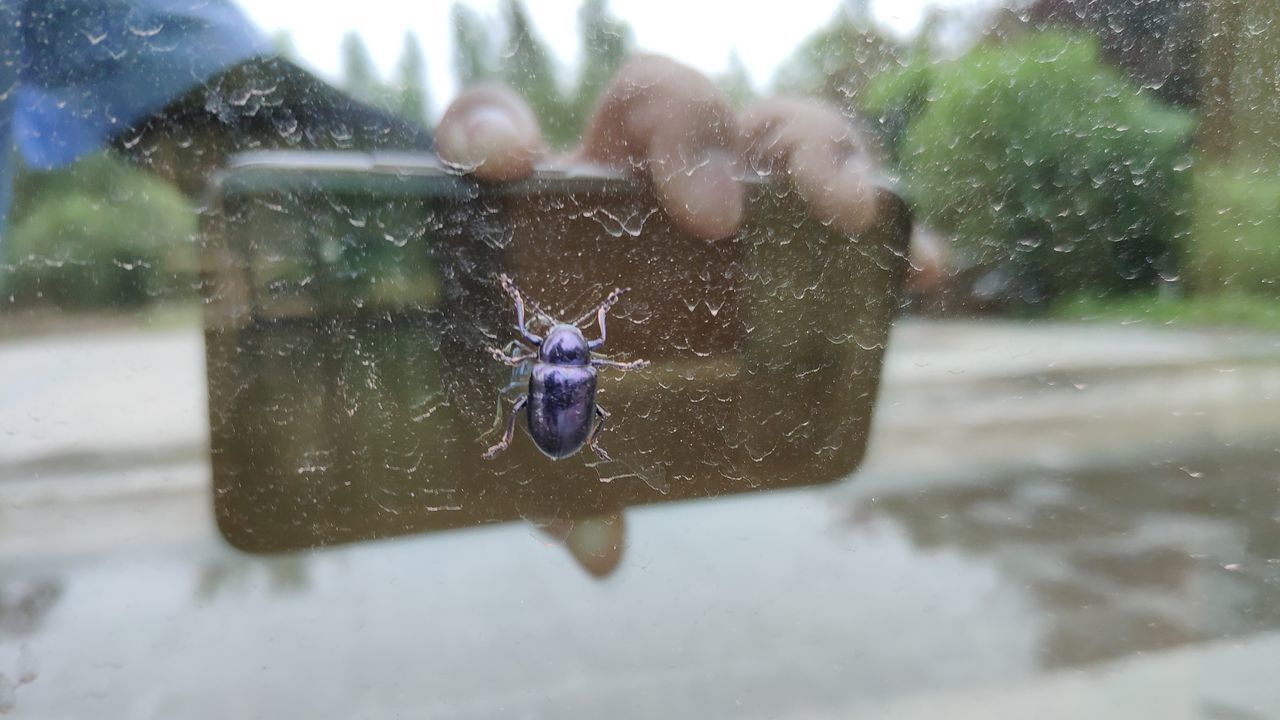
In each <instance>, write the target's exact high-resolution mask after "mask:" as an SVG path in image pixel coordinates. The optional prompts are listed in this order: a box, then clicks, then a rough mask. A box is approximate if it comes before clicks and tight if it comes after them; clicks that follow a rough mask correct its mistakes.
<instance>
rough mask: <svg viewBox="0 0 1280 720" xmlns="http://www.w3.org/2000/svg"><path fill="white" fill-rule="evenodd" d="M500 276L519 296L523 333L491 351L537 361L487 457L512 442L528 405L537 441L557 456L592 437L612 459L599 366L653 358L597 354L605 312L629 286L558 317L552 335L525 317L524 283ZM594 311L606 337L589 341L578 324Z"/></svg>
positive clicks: (517, 360) (639, 363)
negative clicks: (580, 311)
mask: <svg viewBox="0 0 1280 720" xmlns="http://www.w3.org/2000/svg"><path fill="white" fill-rule="evenodd" d="M500 280H501V282H502V289H503V290H506V291H507V294H508V295H510V296H511V299H512V301H514V302H515V306H516V331H517V332H519V333H520V339H518V340H515V341H512V343H511V344H510V345H508V346H507V350H505V351H503V350H499V349H497V348H489V352H490V353H492V354H493V357H494V358H495V359H496V360H498V361H499V362H502V363H505V364H507V365H510V366H511V367H514V368H517V370H518V371H523V369H524V368H525V367H526V364H528V363H532V365H533V369H532V371H531V372H529V373H528V378H529V384H528V388H527V391H526V392H525V393H524V394H522V395H520V396H519V397H517V398H516V401H515V406H514V407H513V408H512V410H511V415H510V417H508V418H507V429H506V432H505V433H504V434H503V436H502V440H501V441H500V442H498V444H497V445H494V446H493V447H491V448H489V449H488V450H487V451H486V452H485V454H484V457H485V459H486V460H488V459H492V458H493V457H494V456H496V455H497V454H498V453H500V452H502V451H503V450H506V449H507V448H508V447H510V445H511V438H512V436H513V435H514V434H515V430H516V418H518V417H519V416H520V412H521V411H522V410H523V411H524V412H525V416H526V419H527V422H528V427H529V436H530V437H531V438H533V444H534V445H536V446H537V447H538V449H539V450H541V451H542V453H543V454H544V455H546V456H547V457H549V458H551V459H552V460H559V459H561V458H566V457H569V456H570V455H573V454H574V453H576V452H578V451H579V450H581V449H582V446H583V445H586V444H587V443H590V444H591V449H592V450H593V451H594V452H595V454H596V455H598V456H600V458H601V459H602V460H609V454H608V453H606V452H605V451H604V449H603V448H601V447H600V445H599V440H600V432H601V431H602V430H603V429H604V421H605V420H606V419H607V418H608V417H609V413H608V412H606V411H605V409H604V408H602V407H600V406H599V405H597V404H596V368H601V367H607V368H614V369H616V370H636V369H639V368H643V367H647V366H648V364H649V363H648V361H646V360H636V361H634V362H629V363H623V362H616V361H613V360H609V359H606V358H603V357H598V356H596V355H594V354H593V353H594V351H595V350H598V349H600V348H601V347H604V341H605V337H606V333H605V314H606V313H608V312H609V308H611V307H613V305H614V303H616V302H618V298H620V297H622V294H623V293H625V292H626V291H627V289H626V288H618V289H615V290H614V291H613V292H611V293H609V296H608V297H607V298H605V299H604V302H602V303H600V305H599V306H598V307H596V308H595V309H594V310H592V311H591V312H590V313H588V314H586V315H583V316H582V317H581V318H578V319H577V320H575V321H574V322H572V323H562V322H556V323H555V324H554V325H553V326H552V327H551V330H550V331H548V332H547V335H546V337H539V336H538V335H536V334H534V333H533V332H531V331H530V330H529V326H528V325H527V324H526V323H525V317H524V306H525V300H524V296H523V295H522V294H521V293H520V289H519V288H517V287H516V286H515V283H513V282H511V278H509V277H507V276H506V275H502V276H501V277H500ZM592 316H594V317H595V319H596V322H597V323H598V324H599V326H600V337H599V338H598V339H596V340H591V341H588V340H587V338H586V337H585V336H584V335H583V334H582V330H581V329H580V328H579V327H578V325H579V324H581V323H583V322H586V321H588V320H590V319H591V318H592ZM526 343H528V344H526ZM530 345H532V346H533V347H529V346H530ZM533 348H537V350H534V349H533ZM523 374H524V373H523V372H518V373H517V375H521V376H523ZM508 387H511V386H508Z"/></svg>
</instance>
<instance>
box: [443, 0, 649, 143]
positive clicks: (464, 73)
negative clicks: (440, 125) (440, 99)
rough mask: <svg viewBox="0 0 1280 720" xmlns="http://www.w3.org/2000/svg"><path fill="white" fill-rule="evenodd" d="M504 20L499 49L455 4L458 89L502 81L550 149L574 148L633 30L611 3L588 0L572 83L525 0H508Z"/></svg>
mask: <svg viewBox="0 0 1280 720" xmlns="http://www.w3.org/2000/svg"><path fill="white" fill-rule="evenodd" d="M502 19H503V24H504V26H505V28H506V34H505V37H504V39H503V40H502V43H501V47H502V49H501V51H498V50H497V49H496V48H497V45H496V44H495V43H493V42H492V38H491V37H490V36H489V34H488V33H487V32H486V28H485V23H484V22H483V20H482V19H481V18H480V16H479V15H478V14H476V12H475V11H474V10H472V9H470V8H468V7H466V6H464V5H461V4H455V5H454V6H453V44H454V72H455V74H456V75H457V78H458V83H459V85H461V86H463V87H466V86H468V85H473V84H475V83H478V82H484V81H488V80H500V81H502V82H503V83H504V84H506V85H508V86H509V87H511V88H512V89H513V90H515V91H516V92H518V93H520V95H521V96H523V97H524V99H525V100H526V101H527V102H528V103H529V107H531V108H532V109H533V111H534V114H536V115H537V116H538V121H539V123H540V124H541V126H542V131H543V134H544V135H545V136H546V138H547V141H548V142H549V143H551V145H553V146H555V147H565V146H568V145H570V144H572V143H573V142H575V141H576V140H578V138H579V137H581V135H582V130H583V128H584V126H585V125H586V122H587V120H588V118H590V116H591V111H592V110H593V109H594V108H595V105H596V103H597V102H598V101H599V98H600V94H601V93H602V92H603V91H604V89H605V87H606V86H607V85H608V83H609V80H610V78H612V77H613V75H614V74H615V73H616V72H617V70H618V68H620V67H621V66H622V63H623V62H624V61H625V59H626V57H627V55H628V54H629V53H630V52H631V49H632V45H633V41H632V34H631V28H630V27H629V26H628V25H627V24H626V23H624V22H622V21H621V20H618V19H617V18H615V17H613V16H612V15H611V14H610V13H609V9H608V2H607V0H585V1H584V2H583V5H582V7H581V8H580V9H579V11H578V25H579V32H580V37H581V43H582V62H581V68H582V70H581V72H580V73H579V75H578V78H577V82H576V84H574V83H572V82H568V81H566V80H565V78H564V77H563V76H562V73H561V70H560V67H559V66H558V65H557V64H556V63H555V61H554V58H553V57H552V55H551V52H550V51H549V50H548V49H547V47H546V44H545V43H544V42H543V40H542V38H540V37H539V36H538V35H537V33H535V32H534V29H533V24H532V22H531V21H530V17H529V13H528V11H527V10H526V9H525V5H524V3H523V2H521V0H507V2H506V3H505V4H504V5H503V18H502Z"/></svg>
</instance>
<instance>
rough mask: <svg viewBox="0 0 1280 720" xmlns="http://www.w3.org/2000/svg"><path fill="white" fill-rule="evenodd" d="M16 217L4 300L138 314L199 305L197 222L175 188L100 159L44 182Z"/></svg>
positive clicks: (1, 270) (2, 278) (1, 286)
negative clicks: (195, 298)
mask: <svg viewBox="0 0 1280 720" xmlns="http://www.w3.org/2000/svg"><path fill="white" fill-rule="evenodd" d="M43 180H44V185H45V187H46V189H48V190H49V192H46V193H42V194H40V195H38V196H34V197H33V199H32V200H30V201H28V202H27V203H26V204H27V207H26V208H22V210H23V212H20V213H15V215H14V218H13V222H14V224H13V226H12V232H11V233H9V234H8V235H7V236H6V238H5V247H4V250H5V260H4V263H3V265H2V266H0V291H3V293H4V295H5V296H6V298H7V299H8V300H9V303H10V304H12V305H52V306H56V307H61V308H102V307H136V306H141V305H145V304H148V303H152V302H155V301H157V300H163V299H173V298H179V297H190V296H191V295H193V294H194V293H193V291H194V285H195V278H196V259H195V258H196V252H195V247H194V241H193V238H194V237H195V232H196V217H195V213H194V211H193V210H192V208H191V207H190V205H189V204H188V203H187V201H186V199H185V198H184V197H183V196H182V195H181V194H180V193H179V192H178V191H177V190H175V189H173V188H172V187H171V186H169V185H168V184H166V183H164V182H162V181H160V180H158V179H156V178H153V177H152V176H150V175H148V174H147V173H144V172H142V171H140V170H134V169H132V168H129V167H126V166H125V165H124V164H123V163H122V162H121V161H119V160H116V159H113V158H111V157H110V156H108V155H105V154H102V155H95V156H92V157H90V158H88V159H86V160H83V161H81V162H80V163H77V164H76V165H74V166H73V167H71V168H68V169H66V170H62V171H59V172H56V173H51V174H49V175H48V176H47V177H45V178H43Z"/></svg>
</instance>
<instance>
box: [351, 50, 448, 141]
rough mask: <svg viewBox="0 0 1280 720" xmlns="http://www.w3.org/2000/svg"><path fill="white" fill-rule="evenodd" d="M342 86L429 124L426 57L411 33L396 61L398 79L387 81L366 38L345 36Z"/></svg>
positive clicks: (367, 100) (355, 95) (357, 96)
mask: <svg viewBox="0 0 1280 720" xmlns="http://www.w3.org/2000/svg"><path fill="white" fill-rule="evenodd" d="M341 53H342V83H341V84H342V89H343V90H344V91H346V92H347V94H349V95H351V97H353V98H355V99H357V100H359V101H361V102H363V103H367V104H369V105H372V106H374V107H377V108H381V109H383V110H386V111H388V112H393V113H396V114H398V115H400V116H401V117H403V118H405V119H407V120H412V121H414V122H417V123H419V124H421V125H425V124H426V120H427V115H428V113H429V106H428V96H427V77H426V76H427V69H426V60H425V59H424V58H423V55H422V46H421V44H419V42H418V38H417V36H416V35H414V34H413V33H411V32H408V33H405V37H404V48H403V49H402V50H401V51H400V59H399V61H398V62H397V63H396V73H395V80H394V82H391V83H388V82H386V81H385V80H384V79H383V78H382V77H381V76H380V75H379V74H378V70H377V68H376V67H375V65H374V63H373V58H372V57H371V56H370V55H369V48H368V47H367V46H366V45H365V44H364V40H362V39H361V38H360V36H359V35H357V34H355V33H351V32H349V33H347V34H346V35H344V36H343V38H342V48H341Z"/></svg>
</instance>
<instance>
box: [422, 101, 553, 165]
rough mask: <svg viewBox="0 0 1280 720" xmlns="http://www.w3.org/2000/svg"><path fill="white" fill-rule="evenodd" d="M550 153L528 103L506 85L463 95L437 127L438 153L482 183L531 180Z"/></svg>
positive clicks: (446, 160)
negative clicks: (535, 167)
mask: <svg viewBox="0 0 1280 720" xmlns="http://www.w3.org/2000/svg"><path fill="white" fill-rule="evenodd" d="M545 152H546V143H545V142H544V141H543V139H542V130H541V128H539V127H538V118H537V116H535V115H534V114H533V111H532V110H530V109H529V105H528V104H527V103H525V101H524V99H523V98H521V97H520V96H519V95H517V94H516V93H515V92H513V91H511V90H510V89H509V88H506V87H504V86H502V85H480V86H477V87H473V88H470V89H468V90H466V91H464V92H463V93H462V94H461V95H459V96H458V97H457V99H455V100H454V101H453V102H452V103H451V104H450V105H449V109H447V110H445V113H444V117H442V118H441V119H440V125H439V126H438V127H437V128H436V154H437V155H439V156H440V159H441V160H443V161H444V162H446V163H448V164H449V165H452V166H454V167H456V168H459V169H461V170H463V171H465V172H468V173H471V174H472V175H474V176H475V177H477V178H479V179H481V180H490V181H505V180H516V179H519V178H522V177H527V176H528V175H529V174H530V173H532V172H533V164H534V163H535V162H536V161H537V160H538V158H540V157H541V156H542V155H543V154H544V153H545Z"/></svg>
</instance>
